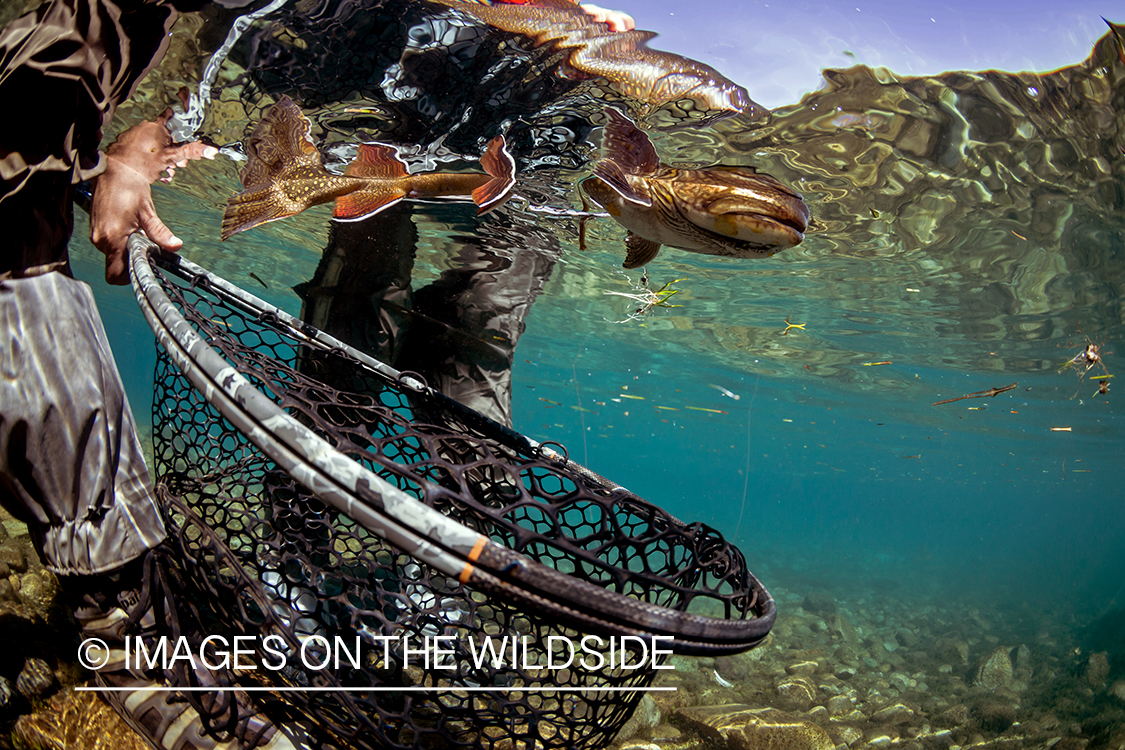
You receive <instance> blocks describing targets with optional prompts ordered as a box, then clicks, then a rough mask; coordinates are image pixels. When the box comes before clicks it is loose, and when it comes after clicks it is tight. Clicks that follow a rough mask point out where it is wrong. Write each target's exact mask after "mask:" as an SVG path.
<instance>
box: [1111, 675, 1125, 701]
mask: <svg viewBox="0 0 1125 750" xmlns="http://www.w3.org/2000/svg"><path fill="white" fill-rule="evenodd" d="M1109 694H1110V695H1112V696H1113V697H1114V698H1116V699H1117V700H1119V701H1125V680H1117V681H1115V682H1114V683H1113V684H1112V685H1110V686H1109Z"/></svg>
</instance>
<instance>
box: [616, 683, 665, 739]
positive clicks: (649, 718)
mask: <svg viewBox="0 0 1125 750" xmlns="http://www.w3.org/2000/svg"><path fill="white" fill-rule="evenodd" d="M659 723H660V708H659V707H658V706H657V705H656V701H654V700H653V699H652V696H651V695H648V694H646V695H645V696H644V697H643V698H641V702H640V703H638V704H637V710H636V711H634V712H633V715H632V716H630V717H629V721H627V722H625V726H623V727H621V731H620V732H618V733H617V737H616V739H615V740H614V741H615V742H624V741H625V740H630V739H633V738H634V737H640V738H642V739H649V738H651V737H652V730H653V729H655V728H656V726H657V725H658V724H659Z"/></svg>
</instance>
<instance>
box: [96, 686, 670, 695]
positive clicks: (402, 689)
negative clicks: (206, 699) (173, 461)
mask: <svg viewBox="0 0 1125 750" xmlns="http://www.w3.org/2000/svg"><path fill="white" fill-rule="evenodd" d="M74 689H75V690H83V691H102V692H108V693H131V692H136V691H141V690H145V691H148V692H151V693H230V692H235V691H243V692H247V693H255V692H262V693H305V692H307V693H390V692H398V693H403V692H412V693H426V692H458V691H460V692H463V693H541V692H548V691H550V692H556V693H591V692H599V693H655V692H666V691H673V692H674V691H676V690H677V689H678V688H676V687H674V686H673V687H585V688H565V687H549V686H538V687H455V686H436V687H428V686H425V685H413V686H410V687H262V686H254V687H234V686H228V687H182V688H178V687H150V688H144V687H101V686H97V685H88V686H78V687H75V688H74Z"/></svg>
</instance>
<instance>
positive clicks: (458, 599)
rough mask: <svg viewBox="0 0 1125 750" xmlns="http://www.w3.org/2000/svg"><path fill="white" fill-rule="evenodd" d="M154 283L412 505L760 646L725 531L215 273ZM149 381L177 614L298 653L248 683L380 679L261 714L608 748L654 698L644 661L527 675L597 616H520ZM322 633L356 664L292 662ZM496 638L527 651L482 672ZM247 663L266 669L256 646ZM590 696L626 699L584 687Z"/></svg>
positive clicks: (461, 741) (744, 581)
mask: <svg viewBox="0 0 1125 750" xmlns="http://www.w3.org/2000/svg"><path fill="white" fill-rule="evenodd" d="M154 273H155V275H156V278H157V279H158V281H159V284H160V286H161V287H162V288H163V289H164V291H165V292H166V293H167V295H168V296H169V297H170V298H171V300H172V301H173V303H174V305H175V307H177V308H178V309H179V311H180V313H181V314H182V315H183V316H184V317H185V318H186V319H187V321H188V322H189V323H190V325H191V326H192V327H193V328H194V329H195V330H196V331H197V332H198V333H199V334H200V336H202V337H203V338H204V339H205V340H206V341H207V342H208V343H209V344H210V345H211V347H213V348H214V349H215V350H217V351H218V352H220V353H221V355H222V357H223V358H224V359H225V360H226V362H227V363H229V365H230V366H231V367H232V368H234V369H236V370H237V371H238V372H239V373H241V374H242V375H243V376H245V377H246V378H247V379H248V380H249V381H250V382H251V383H252V384H253V385H254V386H255V387H256V388H257V389H258V390H259V391H260V392H261V393H263V394H265V395H267V396H268V397H269V398H270V399H272V400H273V401H274V402H275V403H276V404H278V405H279V406H280V407H281V409H282V410H284V411H285V412H286V413H287V414H289V415H290V416H292V417H294V418H296V419H297V420H298V421H300V422H301V423H302V424H304V425H306V426H308V427H309V428H311V429H312V430H313V431H315V432H316V433H318V434H319V435H321V436H322V437H323V438H324V439H326V440H327V441H328V442H329V443H330V444H331V445H332V446H334V447H335V448H336V449H337V450H339V451H340V452H341V453H343V454H346V455H347V456H349V457H351V458H352V459H354V461H356V462H358V463H359V464H362V465H363V466H365V467H367V468H368V469H370V470H371V471H372V472H374V473H375V474H377V475H378V476H380V477H382V478H383V479H385V480H387V481H388V482H390V483H391V484H393V485H395V486H397V487H398V488H400V489H401V490H403V491H405V492H406V493H408V494H409V495H411V496H413V497H415V498H417V499H418V500H420V501H422V502H423V503H425V504H427V505H429V506H430V507H432V508H435V509H437V510H439V511H440V512H441V513H443V514H445V515H447V516H450V517H453V518H455V519H456V520H457V521H459V522H460V523H461V524H464V525H466V526H468V527H470V528H472V529H475V530H477V531H479V532H480V533H481V534H483V535H485V536H487V537H488V538H489V539H491V540H492V541H494V542H497V543H499V544H502V545H504V546H505V547H507V548H510V549H511V550H513V551H514V552H518V553H522V554H523V555H525V556H527V557H528V558H531V559H532V560H535V561H538V562H540V563H544V564H545V565H546V566H548V567H550V568H551V569H553V570H554V571H559V572H563V573H567V574H568V575H569V576H570V577H571V578H572V579H573V580H574V581H576V582H578V581H586V582H592V583H594V584H596V585H597V586H598V587H600V588H602V589H604V590H606V591H607V592H611V593H616V594H618V595H620V597H621V600H622V601H624V600H625V598H628V599H630V600H637V601H641V602H645V603H647V604H649V605H654V606H660V607H665V608H668V609H669V610H670V611H674V612H692V613H696V614H698V615H705V616H708V617H714V618H720V619H724V620H728V621H743V622H745V621H747V620H755V619H760V620H762V627H761V628H760V636H761V637H760V638H757V639H756V640H753V641H748V642H746V643H743V644H741V646H739V647H736V648H731V649H729V650H744V649H746V648H749V647H751V646H753V645H755V644H756V643H757V642H760V640H761V639H762V638H764V637H765V634H766V633H768V630H769V626H770V624H772V617H773V610H772V606H773V604H772V599H771V598H770V597H769V594H768V593H767V592H765V590H764V589H763V588H762V587H761V585H760V584H759V583H758V581H757V580H756V579H755V578H754V576H753V575H752V574H751V573H750V572H749V571H748V570H747V567H746V563H745V560H744V558H743V555H742V554H741V553H740V552H739V550H738V549H736V548H734V547H733V546H731V545H730V544H729V543H728V542H726V541H725V540H724V539H723V538H722V537H721V536H720V535H719V534H718V533H717V532H716V531H714V530H712V529H710V528H708V527H707V526H705V525H703V524H699V523H695V524H684V523H681V522H679V521H677V520H676V519H674V518H673V517H671V516H670V515H668V514H667V513H665V512H664V511H662V510H661V509H660V508H657V507H655V506H653V505H651V504H650V503H647V502H645V501H644V500H642V499H641V498H639V497H637V496H636V495H634V494H632V493H629V492H628V491H626V490H624V489H622V488H619V487H615V486H614V485H613V484H612V483H610V482H608V481H606V480H604V479H602V478H601V477H598V476H597V475H595V474H593V473H591V472H588V471H586V470H585V469H583V468H582V467H580V466H577V465H575V464H573V463H571V462H568V461H566V460H565V458H564V457H563V456H564V454H565V451H562V450H561V448H560V447H558V446H555V449H554V450H553V451H544V450H543V448H542V446H537V445H536V444H533V443H532V442H531V441H528V440H527V439H526V438H523V437H521V436H519V435H518V434H517V433H515V432H513V431H511V430H509V429H507V428H504V427H502V426H500V425H498V424H496V423H493V422H489V421H487V420H485V419H483V418H480V417H475V416H474V414H473V413H472V412H469V411H468V410H465V409H464V408H463V407H462V408H460V409H459V408H458V406H457V405H456V404H455V403H453V402H451V401H449V400H448V399H444V397H442V396H440V394H436V393H434V392H432V391H426V390H422V391H418V390H416V389H414V388H408V387H406V386H405V385H404V382H405V378H404V377H398V378H396V377H393V376H391V375H388V374H387V373H383V372H379V371H376V370H375V369H373V368H371V367H369V366H367V365H365V364H363V363H362V362H361V361H359V360H357V359H355V358H353V357H352V356H350V355H349V354H348V353H347V352H346V351H343V350H340V349H332V348H325V347H322V346H318V345H314V344H315V342H311V340H310V336H309V333H310V328H309V327H308V326H293V325H287V324H286V323H285V322H283V321H282V320H281V319H279V318H278V316H277V315H276V314H275V313H271V312H268V311H261V310H255V309H253V308H252V307H249V306H248V305H246V304H243V303H241V302H237V301H232V300H231V299H229V298H227V296H226V295H223V294H218V293H216V291H215V289H214V287H213V286H212V285H211V284H210V283H208V279H207V278H204V277H192V276H191V274H185V275H186V277H187V278H181V276H179V275H177V272H175V271H173V270H169V268H165V269H163V270H161V269H160V268H157V267H155V264H154ZM155 382H156V395H155V402H154V412H153V414H154V432H155V441H154V442H155V470H156V475H157V484H158V492H159V494H160V496H161V498H162V500H163V502H164V505H165V508H166V510H167V516H168V522H169V525H170V536H171V537H172V539H173V547H174V549H175V554H176V557H177V558H178V563H177V567H181V568H182V569H181V570H180V571H179V572H180V574H181V575H182V577H183V579H184V583H183V585H184V586H185V587H186V591H185V594H184V598H185V602H189V603H190V604H191V605H193V606H194V607H196V608H197V609H198V614H199V615H200V617H201V618H202V622H203V628H204V629H205V630H206V631H207V632H208V633H212V634H215V633H218V634H224V635H226V636H227V637H228V638H229V637H233V636H236V635H246V636H252V637H254V638H258V639H260V638H261V637H263V636H264V635H267V634H274V635H278V636H280V637H281V639H282V640H283V641H284V643H285V646H284V647H282V648H278V649H276V650H277V651H279V652H281V655H283V656H284V660H285V661H287V663H286V665H285V666H284V667H283V668H278V669H255V670H248V671H244V672H242V673H240V674H239V675H238V679H239V680H241V681H242V682H244V684H246V685H255V684H259V683H265V684H267V685H274V686H279V687H282V686H288V687H294V686H296V687H301V686H316V687H340V686H343V687H366V686H370V687H379V688H383V690H382V691H380V692H323V691H322V692H314V691H292V692H287V693H285V694H284V695H281V696H279V695H272V696H271V697H270V698H268V699H267V700H265V701H264V703H265V708H263V709H262V710H264V711H265V712H266V713H267V714H272V715H273V716H274V717H275V718H276V719H277V720H278V721H282V722H287V723H288V724H287V725H289V726H294V725H299V726H300V727H303V728H304V730H305V731H307V732H308V733H309V734H310V735H312V736H313V737H315V738H317V739H316V742H317V743H318V746H322V747H329V746H339V747H362V748H438V747H441V748H456V747H474V748H475V747H480V748H533V747H534V748H539V747H543V748H576V747H602V746H605V745H607V744H608V743H609V742H610V741H611V740H612V739H613V737H614V736H615V735H616V734H617V733H618V732H619V730H620V729H621V727H622V726H623V725H624V724H625V722H626V721H627V719H628V717H629V716H630V714H631V712H632V711H633V709H634V708H635V707H636V704H637V703H638V702H639V700H640V699H641V697H642V693H640V692H627V691H622V690H621V689H622V688H638V687H646V686H649V685H651V684H652V682H653V680H654V678H655V677H656V675H657V671H656V670H654V669H653V668H651V660H650V666H649V667H647V668H644V669H622V668H620V666H619V665H616V666H614V667H611V666H610V665H609V664H608V663H606V664H604V665H603V666H602V667H601V668H596V669H587V668H581V667H579V666H578V665H577V663H576V664H575V665H574V666H573V667H572V668H567V669H554V670H537V669H534V668H532V667H533V665H536V664H541V663H545V661H546V659H547V658H548V657H550V658H552V659H553V661H554V663H555V664H559V663H560V662H561V661H563V660H564V657H565V656H566V654H565V653H563V650H564V649H565V648H566V643H568V642H577V641H578V639H580V638H581V637H582V636H584V635H586V634H587V633H594V634H597V627H596V626H595V627H591V626H590V625H589V621H588V620H587V621H586V626H585V627H584V628H583V629H582V630H581V631H580V630H578V629H577V628H576V627H575V625H574V623H573V622H570V623H568V622H567V621H566V620H565V618H559V617H557V616H554V615H551V614H544V613H542V612H539V611H536V608H535V607H534V606H529V605H528V602H529V601H533V598H532V599H523V600H520V599H519V598H518V597H517V598H507V597H505V596H504V594H503V590H502V589H497V590H491V591H490V590H482V589H479V588H474V587H471V586H466V585H463V584H462V583H460V582H459V580H457V578H455V577H451V576H449V575H447V574H445V573H443V572H441V571H439V570H436V569H434V568H432V567H429V566H428V565H426V564H425V563H423V562H422V561H421V560H419V559H417V558H416V557H412V556H411V555H408V554H405V553H404V552H402V551H401V550H399V549H396V548H395V547H393V546H391V545H390V544H389V543H387V542H386V541H384V540H383V539H381V538H380V537H379V536H377V535H376V534H374V533H372V532H371V531H369V530H367V529H366V528H364V527H363V526H361V525H360V524H359V523H357V522H356V521H355V520H353V518H351V517H349V516H348V515H346V514H344V513H341V512H339V511H337V510H335V509H333V508H332V507H330V506H329V505H327V504H326V503H324V502H322V501H321V500H320V499H318V497H317V496H316V495H314V494H312V493H311V492H310V491H309V490H308V489H306V488H305V487H303V486H301V485H300V484H298V483H297V482H296V481H295V480H294V479H293V478H292V477H291V476H289V475H288V474H286V473H285V472H284V471H282V470H280V469H279V468H278V466H277V465H275V464H274V463H273V462H272V461H271V460H270V459H269V458H267V457H266V455H264V453H263V452H262V451H260V450H259V449H258V448H257V447H255V444H254V443H252V442H251V441H250V439H249V438H248V437H247V435H245V434H243V433H242V432H240V431H239V430H237V429H235V428H234V427H233V426H232V424H231V423H230V422H228V421H227V419H225V418H224V417H223V416H222V414H221V413H220V412H219V411H218V410H217V409H216V407H215V406H213V405H212V404H211V403H209V402H208V400H207V399H206V398H205V397H204V395H203V394H202V393H201V392H200V391H199V390H197V389H196V388H194V387H193V386H192V384H191V383H190V382H189V381H188V380H187V378H186V377H185V376H184V374H183V373H182V372H181V371H180V369H178V368H177V366H176V365H175V364H174V363H173V361H172V359H171V358H170V356H169V355H168V353H167V352H166V351H164V350H163V349H161V350H160V355H159V358H158V363H157V368H156V377H155ZM328 382H331V383H334V384H335V387H333V386H329V385H327V383H328ZM345 384H346V386H347V387H346V388H344V387H343V386H344V385H345ZM357 502H359V500H358V499H357ZM606 632H612V631H611V630H607V631H606ZM437 635H444V636H448V637H449V638H448V640H447V641H446V642H445V644H444V646H443V647H447V648H449V649H451V650H452V651H451V653H449V654H447V655H446V656H445V657H444V658H443V659H441V664H440V665H439V664H437V663H427V662H426V659H425V658H424V657H423V656H422V655H421V654H420V653H419V651H421V650H423V649H422V648H421V646H420V644H422V643H424V642H425V639H426V637H427V636H429V637H433V636H437ZM317 636H320V637H322V638H325V639H327V641H328V642H333V640H334V639H335V638H336V637H337V636H339V637H340V638H342V639H343V642H344V643H346V644H347V645H348V647H349V649H350V648H351V646H352V644H354V643H355V642H356V641H357V637H358V642H359V644H360V651H361V653H360V666H359V667H358V668H357V667H355V666H353V665H352V664H351V663H350V662H348V661H347V660H346V659H345V660H344V661H343V662H341V664H340V665H339V666H337V665H335V664H329V666H328V667H327V668H324V669H310V668H307V667H306V666H304V665H303V663H302V661H303V660H301V659H297V658H296V656H297V654H298V653H299V652H300V651H301V649H302V648H304V650H305V654H306V657H308V659H311V660H313V661H316V660H317V658H319V657H318V656H317V655H318V654H321V653H322V652H323V648H322V645H323V642H322V641H321V640H320V639H319V638H317ZM384 636H393V637H395V638H396V640H386V639H385V638H384V639H382V640H381V637H384ZM486 636H492V637H493V638H494V639H496V641H494V643H495V642H497V641H498V640H499V639H500V638H503V637H504V636H509V637H517V638H518V642H519V646H518V654H517V657H518V658H516V659H514V660H513V659H511V658H510V657H511V654H507V655H506V656H505V657H504V658H503V659H499V660H496V659H492V658H488V659H485V660H484V662H483V663H481V664H479V665H478V664H477V663H475V660H474V653H473V647H474V646H480V645H482V644H484V643H485V637H486ZM552 636H565V637H567V638H568V639H571V640H570V641H563V640H560V639H556V640H553V641H549V640H548V639H549V638H551V637H552ZM402 637H405V641H404V640H403V639H402ZM606 640H607V641H608V638H607V639H606ZM404 642H405V643H406V644H407V645H408V647H409V648H410V649H415V650H413V651H407V650H405V649H404V647H403V645H402V644H403V643H404ZM388 644H389V645H388ZM636 647H637V644H636V643H633V644H630V652H629V653H630V654H631V655H630V656H629V657H628V658H629V660H630V662H631V663H636V661H638V660H639V659H641V657H642V655H641V654H640V653H639V652H638V651H636ZM600 650H602V651H606V650H607V649H600ZM729 650H728V652H729ZM431 656H432V654H431ZM603 656H604V654H603ZM313 657H316V658H313ZM254 658H255V659H260V660H265V661H267V662H268V661H271V658H270V657H269V655H267V654H262V653H259V654H258V655H257V656H256V657H254ZM280 660H281V659H273V661H279V662H280ZM306 660H307V659H306ZM435 661H437V660H436V659H435ZM595 661H596V660H595V659H594V658H593V657H590V658H589V659H587V665H588V666H594V662H595ZM513 662H514V663H513ZM594 687H597V688H614V689H616V690H601V691H593V690H588V691H583V692H578V691H577V690H576V689H578V688H594ZM387 688H394V690H387ZM423 688H425V689H423ZM429 688H435V689H432V690H431V689H429ZM438 688H440V689H438ZM485 688H487V690H484V689H485ZM516 688H522V689H525V690H524V691H522V692H521V691H517V690H516ZM536 688H540V689H542V688H560V690H556V691H552V690H540V691H538V692H535V689H536ZM254 695H262V694H261V693H255V694H254Z"/></svg>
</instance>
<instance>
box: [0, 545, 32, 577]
mask: <svg viewBox="0 0 1125 750" xmlns="http://www.w3.org/2000/svg"><path fill="white" fill-rule="evenodd" d="M0 562H2V563H5V564H6V565H7V566H8V568H10V569H11V570H12V571H13V572H16V573H23V572H24V571H26V570H27V554H26V553H25V552H24V551H23V545H21V544H20V543H19V542H18V541H17V540H15V539H11V538H8V539H5V540H4V541H2V542H0Z"/></svg>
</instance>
